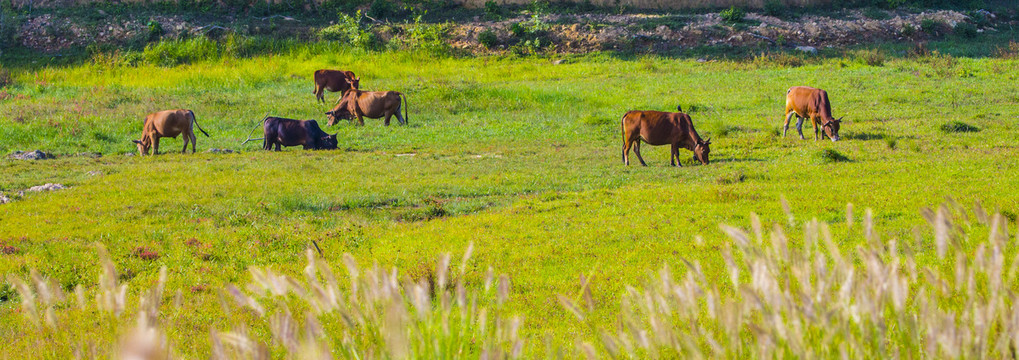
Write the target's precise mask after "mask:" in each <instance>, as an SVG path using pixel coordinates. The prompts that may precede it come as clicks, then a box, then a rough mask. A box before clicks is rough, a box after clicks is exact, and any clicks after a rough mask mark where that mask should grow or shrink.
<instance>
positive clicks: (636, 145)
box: [633, 139, 647, 166]
mask: <svg viewBox="0 0 1019 360" xmlns="http://www.w3.org/2000/svg"><path fill="white" fill-rule="evenodd" d="M633 153H634V154H637V160H640V164H641V165H642V166H647V163H646V162H644V157H643V156H640V139H637V143H636V144H634V146H633Z"/></svg>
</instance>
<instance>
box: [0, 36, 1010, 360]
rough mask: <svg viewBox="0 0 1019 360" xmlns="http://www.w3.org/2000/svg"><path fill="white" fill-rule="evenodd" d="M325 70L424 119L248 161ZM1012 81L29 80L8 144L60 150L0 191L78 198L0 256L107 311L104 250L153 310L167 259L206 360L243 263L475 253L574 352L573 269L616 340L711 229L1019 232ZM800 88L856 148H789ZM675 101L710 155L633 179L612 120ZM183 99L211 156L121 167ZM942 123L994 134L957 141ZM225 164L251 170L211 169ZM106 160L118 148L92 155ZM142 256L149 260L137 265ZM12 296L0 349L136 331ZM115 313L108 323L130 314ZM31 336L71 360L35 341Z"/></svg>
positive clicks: (792, 74) (942, 60)
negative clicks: (972, 224) (625, 320)
mask: <svg viewBox="0 0 1019 360" xmlns="http://www.w3.org/2000/svg"><path fill="white" fill-rule="evenodd" d="M319 68H342V69H350V70H354V71H355V72H357V74H358V75H359V76H360V77H361V79H362V80H361V81H362V87H363V88H365V89H368V90H397V91H401V92H404V93H406V94H407V95H408V101H409V107H410V108H409V109H410V118H409V123H410V126H406V127H401V126H390V127H384V126H382V123H381V120H367V119H366V126H364V127H355V126H353V125H350V124H347V123H341V124H339V125H337V126H334V127H332V128H327V129H325V130H326V131H327V132H330V133H333V132H338V134H339V135H338V137H339V139H340V140H339V142H340V145H339V147H340V150H337V151H303V150H300V149H299V148H290V149H287V150H286V151H283V152H280V153H273V152H264V151H262V150H261V149H260V145H261V144H260V142H258V143H249V144H247V145H241V144H240V142H241V141H242V140H244V139H245V137H246V136H247V134H248V132H249V131H250V130H251V129H252V128H253V127H254V126H255V124H256V123H257V122H258V121H259V120H260V119H261V118H262V117H263V116H265V115H266V114H270V115H276V116H283V117H290V118H297V119H317V120H318V121H319V123H320V124H323V126H324V123H325V116H324V115H323V113H324V112H325V111H327V110H328V107H327V106H324V105H318V104H316V102H315V98H314V95H312V94H311V90H312V81H311V79H310V78H311V73H312V72H313V71H314V70H316V69H319ZM1017 77H1019V60H1017V59H1002V58H994V57H988V58H963V57H958V58H956V57H951V56H945V55H934V56H926V57H916V58H892V59H889V60H887V61H885V62H884V64H883V65H881V66H868V65H865V64H864V63H861V62H860V61H856V60H854V59H852V58H837V57H836V58H830V59H823V60H819V61H817V62H816V63H810V64H808V65H805V66H801V67H794V68H785V67H781V66H778V65H774V64H772V63H769V62H766V61H758V62H753V61H739V62H725V61H723V62H707V63H698V62H696V61H694V60H692V59H671V58H659V57H638V58H617V57H614V56H612V55H611V54H592V55H587V56H577V57H570V58H568V59H567V60H566V61H565V62H564V63H562V64H559V65H553V63H552V62H551V61H550V60H549V59H544V58H537V57H528V58H500V57H481V58H449V57H432V56H428V55H420V54H413V53H389V52H387V53H362V52H357V51H349V50H339V51H329V52H316V51H311V50H309V51H306V52H303V53H294V54H289V55H285V56H266V57H256V58H252V59H243V60H224V61H221V62H206V63H198V64H193V65H187V66H180V67H172V68H164V67H151V66H139V67H111V68H106V67H97V66H90V65H79V66H68V67H59V68H36V69H22V70H15V71H14V72H13V78H14V83H13V84H12V85H8V86H7V87H6V88H4V89H3V91H4V92H7V93H8V94H10V96H9V98H7V99H6V100H0V153H4V154H7V153H10V152H12V151H15V150H26V151H27V150H35V149H40V150H44V151H49V152H54V153H57V154H62V155H64V156H61V157H59V158H58V159H55V160H44V161H15V160H8V159H4V160H0V168H2V171H0V174H2V175H0V191H3V192H4V193H6V194H8V195H9V196H11V195H12V194H14V193H16V192H17V191H19V190H23V189H26V188H28V187H31V186H35V185H41V184H44V183H62V184H64V185H67V186H69V187H70V188H69V189H66V190H60V191H55V192H47V193H30V194H26V195H25V196H23V197H15V201H13V202H12V203H8V204H4V205H0V243H3V244H6V245H8V246H13V247H16V251H14V252H13V253H12V254H0V259H2V261H0V274H9V275H16V276H25V275H27V274H28V273H29V271H30V269H36V270H38V271H39V273H41V274H42V275H45V276H47V277H50V278H52V279H53V280H54V281H56V282H58V283H59V284H60V286H61V288H63V289H64V290H65V291H72V290H73V289H74V288H75V287H76V286H77V285H82V286H83V287H84V289H85V290H86V291H87V292H88V293H89V294H91V292H92V291H98V290H96V289H97V286H96V279H97V278H98V277H99V275H100V273H101V271H102V268H101V266H100V264H101V262H100V255H99V251H98V250H97V247H96V246H95V245H94V244H95V243H101V244H104V245H105V247H106V248H107V249H108V251H109V253H110V257H111V258H112V261H113V263H114V264H115V265H116V267H117V269H118V271H119V273H120V280H121V281H123V282H124V283H126V284H128V285H129V286H130V287H129V288H128V289H129V290H128V292H129V293H130V294H139V293H141V291H142V290H143V289H145V288H148V287H151V286H153V285H154V284H156V282H157V279H158V278H159V269H160V267H161V266H165V267H166V268H167V269H168V277H167V278H168V280H167V293H168V294H173V293H175V292H177V291H180V292H181V293H182V294H183V296H182V304H181V306H180V307H175V308H173V309H172V310H164V311H163V312H162V324H163V325H164V326H165V327H166V329H167V333H168V337H169V339H170V341H171V343H173V344H174V346H175V348H176V349H177V351H178V352H179V353H180V354H183V355H184V356H186V357H188V358H201V357H206V355H205V354H208V352H209V351H210V350H209V346H210V345H209V341H208V338H209V337H208V334H209V331H210V329H217V330H229V329H231V328H233V327H235V325H236V324H238V323H245V322H247V323H249V324H253V325H252V326H254V327H255V330H253V332H254V335H255V336H261V335H265V333H266V330H265V328H264V327H261V328H259V326H260V325H258V324H257V323H258V322H257V321H254V320H252V319H251V316H250V315H249V314H246V313H241V312H232V311H228V310H226V308H225V307H224V306H221V303H220V300H219V299H220V292H219V290H218V289H220V288H223V287H224V286H226V285H227V284H238V286H241V285H242V284H246V283H247V282H248V281H249V279H250V275H249V274H248V268H249V267H252V266H256V267H260V268H268V269H273V270H275V271H278V272H281V273H284V274H290V275H292V276H296V277H300V276H301V275H300V274H301V271H302V269H303V268H304V266H305V265H306V259H305V250H306V249H308V248H309V247H310V246H312V242H311V241H312V240H314V241H316V242H317V244H318V245H319V246H320V247H321V250H322V253H323V255H322V260H321V261H324V262H326V263H328V264H331V265H332V267H333V268H334V269H337V271H340V270H339V269H341V268H343V266H342V255H343V254H344V253H350V254H351V255H352V256H353V258H354V259H356V262H357V263H359V264H360V265H361V266H370V265H371V264H375V263H377V264H379V265H380V266H382V267H383V268H386V269H388V268H389V267H396V268H398V269H400V271H401V273H405V274H407V275H408V276H410V277H411V278H413V279H421V278H427V277H429V276H434V274H433V273H434V270H433V269H434V267H435V263H436V261H437V260H438V259H440V258H441V256H442V254H444V253H451V254H452V255H453V260H452V263H453V264H454V268H456V267H457V266H459V259H460V257H461V256H462V254H463V253H464V251H465V250H466V249H467V247H468V245H469V244H471V243H473V246H474V249H473V256H472V257H471V259H470V261H469V262H468V263H467V267H466V270H465V272H464V275H463V278H462V279H463V280H464V281H465V283H466V284H467V285H468V286H480V284H481V283H482V282H483V281H484V278H485V276H486V272H487V271H488V269H489V267H491V268H493V269H495V271H496V273H497V274H506V275H508V277H509V278H510V279H511V280H512V286H511V288H510V293H509V302H508V303H507V308H506V309H505V310H506V311H507V312H508V313H516V314H520V315H522V316H523V319H524V322H523V327H522V330H521V332H522V334H523V335H522V336H523V337H524V338H526V339H528V340H527V343H528V346H527V350H526V352H525V353H526V354H530V356H534V357H538V356H543V355H544V354H545V353H544V352H543V351H544V349H545V347H544V342H545V339H546V338H548V339H550V343H551V344H555V345H556V346H561V347H564V348H570V349H572V348H573V344H574V343H575V342H576V341H578V340H577V339H578V338H584V339H591V338H595V336H596V335H595V334H594V332H593V330H592V329H591V328H589V327H587V326H586V325H584V324H582V323H580V322H578V321H576V320H575V319H574V318H573V315H571V314H570V312H569V311H567V310H566V309H564V308H563V306H562V305H561V304H560V302H559V301H557V295H560V294H561V295H564V296H566V297H568V298H575V297H576V296H579V295H578V294H579V293H580V291H581V280H580V278H581V276H585V277H588V278H590V279H591V285H590V286H591V292H592V296H593V300H594V302H595V303H596V304H597V307H595V309H594V310H593V311H592V312H591V313H590V315H589V318H590V319H591V321H592V322H593V324H595V325H596V326H598V327H603V328H611V327H612V326H613V325H612V324H613V323H614V321H615V320H616V316H617V313H618V309H619V306H620V305H619V304H620V300H619V299H620V295H621V294H622V293H623V292H624V289H625V287H626V286H627V285H634V286H637V285H639V284H642V283H644V282H646V281H650V280H651V277H652V276H651V274H653V273H654V272H656V271H657V270H658V269H660V268H661V266H662V265H663V264H668V265H669V266H670V268H672V269H673V270H676V271H678V273H677V278H681V277H682V274H683V273H685V272H686V266H685V265H684V261H683V259H686V260H689V261H696V262H698V263H699V264H701V265H702V266H703V267H704V269H705V275H706V276H707V278H708V280H709V281H713V280H717V281H718V282H724V281H726V280H725V279H727V278H728V275H727V274H726V272H725V271H724V263H723V258H722V256H721V253H720V251H721V250H722V249H725V248H728V247H729V244H731V243H732V240H731V239H730V238H729V237H727V236H726V235H725V234H724V233H723V232H722V231H720V230H719V227H718V225H719V224H720V223H724V224H729V225H733V226H737V227H741V228H748V227H749V226H750V214H751V212H755V213H757V214H759V215H760V216H761V218H762V220H763V222H764V223H765V224H766V227H770V224H772V223H781V224H783V225H784V226H786V227H787V228H786V231H787V232H788V233H789V235H790V236H793V237H799V236H800V234H801V233H802V232H803V224H804V222H807V221H809V220H811V219H813V218H816V219H817V220H819V221H821V222H823V223H827V224H828V225H829V226H830V227H831V231H832V235H833V239H834V241H835V242H836V244H837V245H838V247H839V248H841V249H842V250H843V251H845V252H848V253H852V252H853V249H855V248H857V247H858V246H861V245H863V243H862V242H863V240H862V239H863V232H864V229H863V228H862V227H861V226H860V225H859V224H857V225H856V226H855V227H848V226H847V225H846V206H847V203H852V204H853V207H854V209H855V213H856V217H857V218H858V219H860V218H862V217H863V213H864V209H868V208H869V209H872V210H873V214H874V224H875V227H876V228H877V230H878V232H879V233H880V234H882V238H883V239H891V238H898V239H901V240H902V242H904V243H910V244H913V243H914V240H913V239H914V232H918V233H919V234H920V236H921V237H922V238H924V239H926V240H925V242H920V243H918V244H917V246H916V247H914V248H913V251H914V252H915V253H916V259H917V262H918V263H919V265H921V266H933V267H938V266H942V265H941V264H940V263H939V262H938V258H937V257H935V256H934V251H935V250H934V245H933V244H932V240H930V239H932V238H933V234H934V232H933V230H932V229H931V228H930V227H929V226H926V225H924V222H923V218H922V217H921V215H920V212H919V210H920V209H921V208H924V207H933V206H936V205H937V204H939V203H941V202H942V201H944V200H945V199H946V198H951V199H954V200H955V201H957V202H958V203H961V204H964V205H966V206H969V204H972V203H973V202H975V201H980V202H982V204H983V207H984V208H986V209H988V210H999V211H1001V212H1002V214H1003V215H1004V217H1005V218H1006V219H1007V220H1008V221H1009V224H1014V223H1015V222H1016V214H1017V211H1019V206H1017V205H1019V193H1017V192H1016V191H1015V189H1019V176H1016V174H1019V161H1016V159H1017V155H1019V142H1017V139H1019V122H1017V120H1019V106H1017V104H1019V82H1017ZM794 85H811V86H816V87H820V88H824V89H826V90H827V91H828V93H829V95H830V97H831V101H832V105H833V112H834V115H835V116H836V117H839V116H845V118H844V120H843V125H842V132H841V135H842V139H843V141H840V142H836V143H833V142H831V141H828V140H823V141H817V142H815V141H813V140H806V141H801V140H799V139H798V137H797V136H795V135H794V134H790V136H789V137H786V138H783V137H782V136H781V129H780V126H781V123H782V115H783V114H782V111H783V106H784V100H785V99H784V95H785V91H786V89H788V88H789V87H790V86H794ZM331 95H332V96H336V95H338V94H331ZM327 98H330V97H327ZM676 105H682V106H683V108H684V110H686V111H688V112H689V113H690V115H691V116H692V118H693V120H694V124H695V127H696V128H697V130H698V132H699V133H700V134H701V136H702V137H705V138H707V137H711V138H712V140H713V142H712V145H711V146H712V151H711V160H712V162H711V164H710V165H708V166H702V165H695V164H694V163H693V162H692V161H690V157H691V156H692V153H690V152H688V151H685V150H681V155H682V156H683V158H685V159H686V160H685V161H684V167H682V168H672V167H668V166H667V165H668V161H667V157H668V149H667V148H666V147H651V146H644V155H645V156H644V157H645V159H646V160H647V161H648V163H649V165H650V166H649V167H640V166H632V165H631V166H630V167H625V166H623V165H622V162H621V158H620V148H621V145H622V141H621V134H620V129H619V119H620V117H621V116H622V114H623V113H625V112H626V111H628V110H634V109H644V110H663V111H670V110H674V109H675V107H676ZM178 107H180V108H189V109H193V110H194V112H195V114H196V116H197V119H198V121H199V123H200V124H201V126H202V127H203V128H204V129H205V130H207V131H208V132H209V133H210V134H211V135H212V137H211V138H206V137H203V136H201V134H198V136H199V139H198V149H199V150H198V151H199V153H198V154H194V155H192V154H190V153H189V154H186V155H181V154H179V153H173V152H172V151H174V149H176V150H179V149H180V148H179V146H180V144H181V143H182V142H181V141H180V140H164V141H163V142H162V143H161V148H162V150H163V151H164V152H171V153H170V154H164V155H160V156H155V157H138V156H134V157H128V156H124V155H123V154H124V153H127V152H134V151H135V147H134V144H132V143H131V142H130V140H131V139H136V138H138V136H139V134H140V129H141V121H142V119H143V118H144V115H145V114H146V113H148V112H152V111H156V110H160V109H168V108H178ZM950 122H962V123H965V124H968V125H972V126H974V127H976V128H977V129H978V131H973V132H953V131H948V130H944V129H942V127H943V126H944V125H945V124H947V123H950ZM393 123H394V124H395V123H396V122H395V120H394V122H393ZM808 129H809V124H808V126H807V128H805V130H806V131H805V133H806V134H807V136H808V138H810V133H809V130H808ZM260 132H261V130H258V131H256V135H257V134H260ZM790 132H791V133H794V132H795V130H794V129H791V130H790ZM209 148H226V149H233V150H237V151H239V153H234V154H209V153H203V151H205V150H206V149H209ZM828 150H831V151H834V152H835V153H836V154H841V155H843V156H844V157H845V158H846V159H843V160H842V161H835V160H833V158H832V156H831V155H830V154H831V153H830V152H829V153H828V154H829V155H825V154H826V153H825V152H826V151H828ZM93 152H97V153H102V156H101V157H92V156H84V155H76V154H79V153H93ZM633 160H635V159H633ZM634 162H635V163H636V161H634ZM783 198H784V199H786V200H787V201H788V203H789V204H790V206H791V212H792V214H793V216H794V217H795V218H794V219H792V220H791V221H792V222H793V223H794V224H795V226H790V224H789V222H790V219H788V218H787V216H786V214H785V212H784V211H783V209H782V200H781V199H783ZM857 221H859V220H857ZM1013 228H1014V227H1013ZM190 239H196V240H190ZM189 240H190V241H189ZM139 247H145V248H148V249H149V250H151V251H154V252H156V253H158V258H157V259H154V260H145V259H142V258H140V257H139V256H137V254H136V249H137V248H139ZM1009 254H1010V255H1011V254H1013V252H1012V250H1010V252H1009ZM949 267H950V265H949ZM1008 287H1009V288H1011V289H1012V290H1013V291H1014V290H1015V289H1016V286H1015V283H1014V282H1013V283H1009V284H1008ZM0 290H2V291H0V333H2V334H3V338H4V340H5V346H3V349H2V350H0V358H20V357H22V356H24V355H25V354H31V356H32V357H47V358H65V357H67V356H69V355H70V354H72V353H73V352H74V351H75V349H76V348H78V347H79V344H80V342H79V341H85V342H86V343H87V342H89V341H91V342H92V343H93V344H95V343H98V344H110V343H113V342H114V341H116V339H117V337H118V336H119V334H121V333H123V331H124V330H123V329H121V328H108V329H103V330H101V331H95V327H96V326H102V325H101V324H109V323H110V322H108V321H106V320H103V319H104V318H102V317H99V318H91V317H89V316H88V315H87V313H77V312H75V311H73V310H71V309H70V308H72V307H71V306H70V305H68V306H66V308H61V309H62V311H60V312H59V313H58V316H57V317H58V318H59V322H60V323H61V324H64V325H65V326H64V327H63V328H61V329H60V330H55V329H52V328H48V327H46V326H44V325H33V324H31V323H30V322H28V321H27V320H26V319H25V316H23V314H22V313H23V310H21V308H20V307H19V301H18V296H16V295H15V291H14V290H13V288H12V287H10V286H6V285H2V286H0ZM89 296H91V295H89ZM172 297H173V296H172V295H166V296H165V298H166V299H170V298H172ZM167 301H169V300H167ZM296 313H297V314H300V311H296ZM295 317H297V318H303V316H296V315H295ZM122 319H125V320H123V321H120V322H117V321H114V322H112V323H114V324H120V323H124V324H129V323H130V321H128V320H127V319H130V316H129V315H127V314H125V315H123V316H122ZM327 327H328V326H327ZM258 329H261V330H258ZM81 339H89V340H81ZM41 343H46V344H50V343H55V344H58V345H50V346H45V347H43V349H42V350H39V349H40V344H41ZM86 347H87V346H86ZM274 351H275V352H274V354H276V355H275V356H277V357H280V356H282V355H280V354H281V353H280V352H279V351H280V350H279V349H276V350H274ZM569 351H573V350H569ZM425 357H428V356H425Z"/></svg>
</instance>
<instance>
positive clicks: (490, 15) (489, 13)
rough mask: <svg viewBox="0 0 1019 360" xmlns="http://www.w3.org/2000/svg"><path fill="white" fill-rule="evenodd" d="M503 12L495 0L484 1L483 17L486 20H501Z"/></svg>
mask: <svg viewBox="0 0 1019 360" xmlns="http://www.w3.org/2000/svg"><path fill="white" fill-rule="evenodd" d="M503 16H504V14H503V11H502V7H501V6H499V3H497V2H495V0H488V1H486V2H485V19H488V20H502V18H503Z"/></svg>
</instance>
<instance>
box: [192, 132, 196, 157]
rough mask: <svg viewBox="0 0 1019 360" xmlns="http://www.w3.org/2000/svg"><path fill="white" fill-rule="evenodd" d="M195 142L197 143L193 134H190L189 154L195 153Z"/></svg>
mask: <svg viewBox="0 0 1019 360" xmlns="http://www.w3.org/2000/svg"><path fill="white" fill-rule="evenodd" d="M197 142H198V138H197V137H195V133H194V132H192V133H191V153H192V154H194V153H195V143H197Z"/></svg>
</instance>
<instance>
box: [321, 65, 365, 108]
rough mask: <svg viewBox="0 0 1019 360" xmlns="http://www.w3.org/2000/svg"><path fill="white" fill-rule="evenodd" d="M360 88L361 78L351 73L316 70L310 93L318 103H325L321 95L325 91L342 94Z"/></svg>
mask: <svg viewBox="0 0 1019 360" xmlns="http://www.w3.org/2000/svg"><path fill="white" fill-rule="evenodd" d="M360 86H361V78H359V77H357V76H355V75H354V72H353V71H344V70H316V71H315V90H313V91H312V93H313V94H315V98H317V99H318V101H319V102H322V103H324V102H326V101H325V97H324V96H323V93H324V91H325V90H329V91H330V92H344V91H347V89H350V88H352V87H353V88H354V89H357V88H359V87H360Z"/></svg>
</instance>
